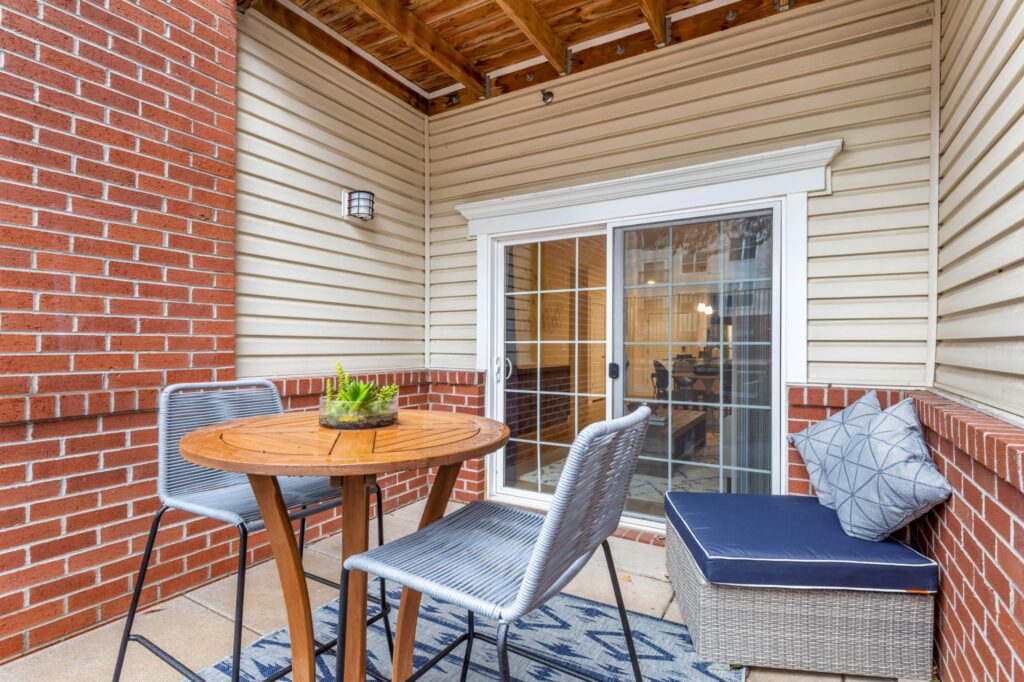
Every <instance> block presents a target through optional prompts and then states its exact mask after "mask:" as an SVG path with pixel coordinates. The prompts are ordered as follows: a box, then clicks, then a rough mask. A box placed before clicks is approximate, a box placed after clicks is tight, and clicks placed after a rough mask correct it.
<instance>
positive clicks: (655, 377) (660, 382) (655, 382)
mask: <svg viewBox="0 0 1024 682" xmlns="http://www.w3.org/2000/svg"><path fill="white" fill-rule="evenodd" d="M651 386H653V387H654V399H655V400H668V368H667V367H665V365H664V364H663V363H661V362H659V361H658V360H655V361H654V371H653V372H651Z"/></svg>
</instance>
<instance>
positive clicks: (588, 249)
mask: <svg viewBox="0 0 1024 682" xmlns="http://www.w3.org/2000/svg"><path fill="white" fill-rule="evenodd" d="M607 242H608V238H607V237H605V236H604V235H599V236H596V237H581V238H580V240H579V250H580V251H579V279H580V281H579V283H578V284H577V286H578V287H579V288H580V289H589V288H591V287H603V286H605V283H606V282H607V277H606V273H607V271H608V261H607V253H606V251H607V246H606V244H607Z"/></svg>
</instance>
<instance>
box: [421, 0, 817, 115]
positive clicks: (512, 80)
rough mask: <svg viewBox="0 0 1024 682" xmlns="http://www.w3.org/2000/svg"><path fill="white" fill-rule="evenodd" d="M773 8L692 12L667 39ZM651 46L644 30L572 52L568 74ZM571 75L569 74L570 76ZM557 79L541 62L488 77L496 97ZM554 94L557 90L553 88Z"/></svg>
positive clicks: (702, 32) (764, 14) (808, 0)
mask: <svg viewBox="0 0 1024 682" xmlns="http://www.w3.org/2000/svg"><path fill="white" fill-rule="evenodd" d="M823 1H824V0H800V2H798V3H797V4H796V5H795V6H794V8H793V9H791V10H790V11H789V12H787V14H789V13H792V12H800V11H801V10H802V9H803V8H805V7H809V6H811V5H815V4H817V3H819V2H823ZM778 13H779V11H778V10H777V9H776V7H775V0H736V2H731V3H729V4H727V5H725V6H722V7H718V8H715V9H713V10H708V11H707V12H702V13H700V14H694V15H691V16H688V17H686V18H683V19H680V20H678V21H676V22H675V23H673V24H672V27H671V32H670V34H669V36H668V41H669V42H670V43H671V44H673V45H675V44H678V43H685V42H687V41H689V40H696V39H697V38H702V37H705V36H710V35H713V34H717V33H721V32H723V31H726V30H728V29H730V28H733V27H736V26H742V25H743V24H748V23H751V22H754V21H759V20H761V19H767V18H768V17H773V16H776V15H778ZM654 49H655V46H654V40H653V39H652V37H651V34H650V33H649V32H647V31H641V32H639V33H632V34H630V35H628V36H625V37H623V38H622V39H620V40H614V41H611V42H607V43H602V44H601V45H595V46H594V47H589V48H587V49H585V50H579V51H574V52H573V53H572V73H573V74H576V73H581V72H583V71H589V70H590V69H595V68H597V67H599V66H603V65H605V64H611V63H613V62H618V61H622V60H623V59H629V58H631V57H636V56H638V55H641V54H644V53H646V52H651V51H653V50H654ZM571 77H572V76H569V78H571ZM557 78H558V73H557V72H556V71H555V69H554V67H552V66H551V65H550V64H547V63H543V64H537V65H534V66H527V67H523V68H522V69H518V70H516V71H512V72H510V73H505V74H503V75H501V76H498V77H497V78H493V79H492V80H491V97H492V98H494V97H497V96H500V95H503V94H505V93H509V92H515V91H516V90H523V89H526V88H535V87H536V86H537V85H539V84H541V83H544V82H548V81H553V80H555V79H557ZM555 92H556V94H557V90H555ZM474 102H475V100H471V99H468V98H464V97H458V96H457V95H455V94H453V95H449V96H448V97H434V98H432V99H431V100H430V101H429V105H430V112H429V113H430V114H431V115H433V114H440V113H443V112H446V111H452V110H454V109H461V108H462V107H466V106H470V105H472V104H473V103H474ZM540 102H541V98H540V93H539V92H538V93H537V105H538V106H542V105H541V104H540Z"/></svg>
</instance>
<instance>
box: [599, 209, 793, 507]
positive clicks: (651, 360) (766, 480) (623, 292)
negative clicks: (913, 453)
mask: <svg viewBox="0 0 1024 682" xmlns="http://www.w3.org/2000/svg"><path fill="white" fill-rule="evenodd" d="M772 227H773V213H772V211H771V210H767V211H760V212H753V213H746V214H740V215H730V216H721V217H717V216H716V217H710V218H701V219H699V220H687V221H680V222H672V223H667V224H659V225H650V226H639V227H631V228H624V229H622V230H619V231H618V232H617V233H616V236H615V245H616V247H615V248H616V251H615V255H616V258H615V261H616V268H617V277H616V280H617V281H618V282H619V283H620V286H618V287H616V299H617V300H616V314H615V318H616V319H615V344H614V348H615V355H616V359H617V360H618V362H620V363H621V365H622V370H623V371H622V373H623V380H622V381H621V382H616V386H615V400H616V406H617V407H618V408H619V409H618V410H616V411H617V412H620V413H621V412H629V411H631V410H633V409H635V408H636V407H637V406H639V405H641V404H646V405H649V406H650V407H651V409H652V410H653V412H654V416H653V419H652V422H651V426H650V428H649V430H648V435H647V441H646V445H645V447H644V452H643V455H642V457H641V460H640V463H639V465H638V467H637V471H636V475H635V477H634V481H633V486H632V491H631V495H630V498H629V501H628V502H627V506H626V508H627V511H629V512H632V513H634V514H637V515H640V516H646V517H652V518H660V517H661V516H662V514H663V512H662V498H663V496H664V494H665V492H667V491H669V490H689V491H715V492H736V493H770V492H771V491H772V452H773V448H772V396H773V394H774V393H773V391H774V389H773V383H774V382H773V371H772V368H773V363H774V359H773V358H774V355H775V353H774V344H773V334H774V331H775V329H774V322H773V317H774V315H773V313H774V310H773V308H774V304H773V300H774V289H773V263H774V260H775V259H774V255H773V254H774V244H773V241H774V240H773V230H772Z"/></svg>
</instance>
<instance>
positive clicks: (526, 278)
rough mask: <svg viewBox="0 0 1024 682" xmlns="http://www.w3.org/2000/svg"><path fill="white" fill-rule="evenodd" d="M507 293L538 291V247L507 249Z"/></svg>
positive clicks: (508, 247)
mask: <svg viewBox="0 0 1024 682" xmlns="http://www.w3.org/2000/svg"><path fill="white" fill-rule="evenodd" d="M505 291H537V245H536V244H517V245H515V246H506V247H505Z"/></svg>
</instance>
